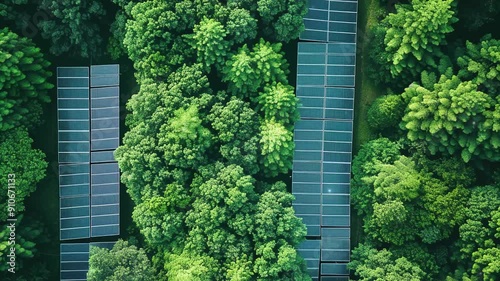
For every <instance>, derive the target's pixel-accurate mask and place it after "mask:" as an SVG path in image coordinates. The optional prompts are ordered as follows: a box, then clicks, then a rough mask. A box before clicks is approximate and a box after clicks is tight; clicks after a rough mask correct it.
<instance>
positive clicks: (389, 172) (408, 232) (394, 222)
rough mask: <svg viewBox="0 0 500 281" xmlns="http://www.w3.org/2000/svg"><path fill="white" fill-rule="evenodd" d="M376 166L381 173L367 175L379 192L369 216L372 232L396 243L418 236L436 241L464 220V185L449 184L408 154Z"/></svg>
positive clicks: (367, 227) (368, 230)
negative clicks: (389, 162)
mask: <svg viewBox="0 0 500 281" xmlns="http://www.w3.org/2000/svg"><path fill="white" fill-rule="evenodd" d="M375 168H376V169H378V170H379V173H378V174H377V175H375V176H372V177H370V178H364V179H363V180H364V181H365V182H366V183H367V184H368V185H369V186H372V188H373V189H374V195H375V198H374V201H373V215H371V214H368V216H367V217H366V218H365V232H366V233H367V235H368V236H370V237H372V238H374V239H376V240H379V241H380V242H386V243H391V244H394V245H403V244H404V243H405V242H408V241H415V240H416V239H418V240H419V241H422V242H424V243H427V244H432V243H435V242H437V241H441V240H443V239H446V238H448V237H449V236H450V235H451V233H452V231H453V229H454V227H455V226H457V225H460V224H462V223H463V222H464V216H465V214H464V212H465V205H466V198H467V196H468V192H467V190H465V189H464V186H461V185H459V186H451V187H450V186H447V185H446V183H445V182H443V181H441V180H439V179H438V178H435V177H433V175H432V174H429V173H425V171H424V170H421V169H417V167H416V165H415V163H414V162H413V160H412V159H410V158H407V157H405V156H400V158H399V159H398V160H396V161H395V162H394V163H393V164H379V165H378V166H377V167H375Z"/></svg>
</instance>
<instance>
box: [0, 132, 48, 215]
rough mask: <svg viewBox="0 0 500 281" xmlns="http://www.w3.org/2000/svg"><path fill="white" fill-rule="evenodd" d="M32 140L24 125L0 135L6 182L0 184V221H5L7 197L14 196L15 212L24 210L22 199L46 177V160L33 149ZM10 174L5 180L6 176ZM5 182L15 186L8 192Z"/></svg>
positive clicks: (0, 171)
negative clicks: (0, 198)
mask: <svg viewBox="0 0 500 281" xmlns="http://www.w3.org/2000/svg"><path fill="white" fill-rule="evenodd" d="M32 143H33V140H32V139H31V138H30V137H29V135H28V132H27V131H26V129H24V128H16V129H11V130H9V131H6V132H3V133H2V135H0V174H2V175H4V177H5V184H3V185H1V186H0V190H1V192H2V198H3V199H2V200H1V201H0V208H1V209H2V210H4V212H0V220H1V221H6V219H7V217H8V212H7V205H8V200H7V199H8V198H12V196H13V195H14V197H15V198H14V199H15V212H14V213H19V212H22V211H24V208H25V205H24V199H25V198H26V197H28V196H30V194H31V193H32V192H33V191H35V189H36V185H37V183H38V182H39V181H40V180H42V179H43V178H44V177H45V170H46V169H47V162H45V154H44V153H43V152H42V151H40V150H38V149H33V148H32ZM9 174H12V175H13V176H12V177H9V179H11V180H9V181H7V175H9ZM8 182H10V183H12V184H13V186H14V187H15V189H11V190H12V191H13V192H8V191H7V190H8V189H9V186H8Z"/></svg>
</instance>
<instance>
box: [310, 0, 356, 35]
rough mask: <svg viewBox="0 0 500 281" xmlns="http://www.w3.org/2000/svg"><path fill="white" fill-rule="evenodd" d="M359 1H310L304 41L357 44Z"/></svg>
mask: <svg viewBox="0 0 500 281" xmlns="http://www.w3.org/2000/svg"><path fill="white" fill-rule="evenodd" d="M357 4H358V1H357V0H347V1H346V0H340V1H336V0H310V1H308V12H307V14H306V15H305V17H304V26H305V30H304V31H303V32H302V34H301V35H300V39H302V40H310V41H322V42H348V43H354V42H356V32H357V30H356V29H357V27H356V25H357V24H356V23H357V10H358V7H357V6H358V5H357Z"/></svg>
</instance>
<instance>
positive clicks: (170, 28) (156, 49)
mask: <svg viewBox="0 0 500 281" xmlns="http://www.w3.org/2000/svg"><path fill="white" fill-rule="evenodd" d="M174 6H175V3H172V2H169V1H159V0H152V1H144V2H140V3H137V4H135V5H134V7H133V8H132V10H131V13H130V14H131V19H130V20H128V21H127V24H126V33H125V38H124V39H123V45H124V46H125V47H126V49H127V54H128V56H129V58H130V59H131V60H132V61H133V62H134V67H135V69H136V71H137V72H136V77H137V79H138V80H143V79H145V78H151V79H155V80H157V79H158V80H161V79H162V78H165V77H167V76H168V74H169V73H170V72H172V71H173V70H174V68H175V67H177V66H180V65H181V64H182V63H187V62H189V58H191V57H193V55H194V54H192V53H190V52H191V51H190V50H191V49H192V48H190V47H189V44H188V42H186V39H185V38H184V37H182V36H178V35H179V34H180V33H181V32H183V31H185V28H186V27H185V26H183V25H182V24H183V22H182V20H181V19H180V18H179V14H176V13H175V10H174V8H175V7H174Z"/></svg>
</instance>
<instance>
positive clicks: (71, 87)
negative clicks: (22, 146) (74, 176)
mask: <svg viewBox="0 0 500 281" xmlns="http://www.w3.org/2000/svg"><path fill="white" fill-rule="evenodd" d="M88 72H89V69H88V67H59V68H57V75H58V76H57V112H58V139H59V142H58V146H59V150H58V151H59V153H58V158H59V163H84V162H89V161H90V154H89V149H90V122H89V73H88Z"/></svg>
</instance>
